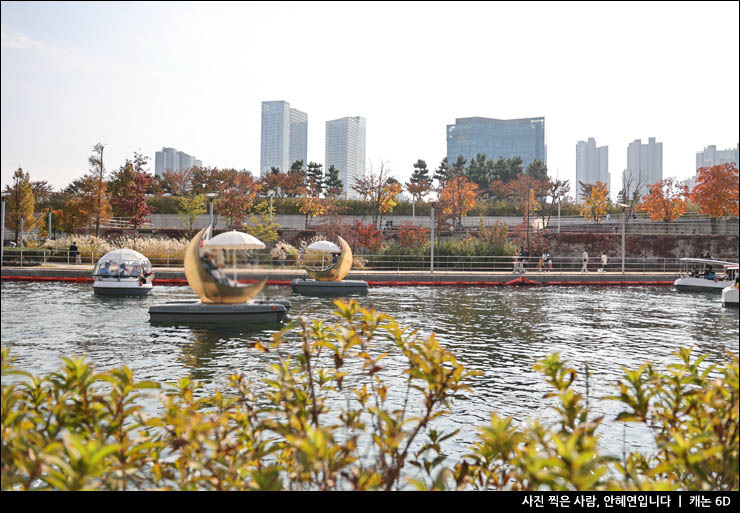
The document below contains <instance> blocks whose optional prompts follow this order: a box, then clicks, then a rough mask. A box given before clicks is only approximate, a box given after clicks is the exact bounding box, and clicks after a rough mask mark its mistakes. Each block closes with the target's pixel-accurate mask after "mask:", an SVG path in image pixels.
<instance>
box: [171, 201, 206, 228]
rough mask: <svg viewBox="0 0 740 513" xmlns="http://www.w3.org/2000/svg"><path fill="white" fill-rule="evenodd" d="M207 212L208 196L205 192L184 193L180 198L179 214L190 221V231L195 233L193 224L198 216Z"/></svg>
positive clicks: (185, 220)
mask: <svg viewBox="0 0 740 513" xmlns="http://www.w3.org/2000/svg"><path fill="white" fill-rule="evenodd" d="M205 213H206V197H205V195H204V194H191V195H184V196H181V197H180V198H179V199H178V204H177V216H178V217H179V218H180V219H181V220H182V221H183V222H185V223H188V231H189V232H190V233H191V234H192V233H193V226H194V225H195V222H196V221H197V220H198V216H199V215H201V214H205Z"/></svg>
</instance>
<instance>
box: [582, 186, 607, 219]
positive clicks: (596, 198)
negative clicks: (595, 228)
mask: <svg viewBox="0 0 740 513" xmlns="http://www.w3.org/2000/svg"><path fill="white" fill-rule="evenodd" d="M607 194H609V191H608V190H607V188H606V184H605V183H602V182H596V183H595V184H594V186H593V187H591V192H590V193H589V194H588V195H587V196H586V199H585V200H584V202H583V206H581V215H582V216H583V217H584V218H585V219H588V220H590V221H593V222H594V223H600V222H601V219H602V218H603V217H604V215H605V214H606V207H607V206H608V205H609V202H608V201H607V199H606V197H607Z"/></svg>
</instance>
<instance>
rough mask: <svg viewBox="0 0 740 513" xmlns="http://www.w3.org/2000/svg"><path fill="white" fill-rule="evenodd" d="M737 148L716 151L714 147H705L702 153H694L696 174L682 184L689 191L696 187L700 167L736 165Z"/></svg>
mask: <svg viewBox="0 0 740 513" xmlns="http://www.w3.org/2000/svg"><path fill="white" fill-rule="evenodd" d="M737 149H738V147H737V146H735V147H734V148H730V149H728V150H717V147H716V146H715V145H711V146H707V147H706V148H704V150H703V151H697V152H696V174H695V175H694V176H692V177H691V178H689V179H687V180H684V181H683V182H682V183H684V184H685V185H686V186H687V187H688V188H689V191H691V190H693V189H694V187H695V186H696V179H697V178H698V177H699V168H702V167H714V166H718V165H720V164H730V163H734V164H735V165H737V163H738V161H737V157H738V152H737Z"/></svg>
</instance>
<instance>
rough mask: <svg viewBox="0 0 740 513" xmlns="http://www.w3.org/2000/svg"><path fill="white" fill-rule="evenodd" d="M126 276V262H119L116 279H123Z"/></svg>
mask: <svg viewBox="0 0 740 513" xmlns="http://www.w3.org/2000/svg"><path fill="white" fill-rule="evenodd" d="M127 275H128V269H126V262H121V267H120V269H119V270H118V277H119V278H125V277H126V276H127Z"/></svg>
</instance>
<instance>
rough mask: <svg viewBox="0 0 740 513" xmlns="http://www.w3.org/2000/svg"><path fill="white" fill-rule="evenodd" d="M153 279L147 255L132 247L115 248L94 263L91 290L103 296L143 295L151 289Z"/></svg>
mask: <svg viewBox="0 0 740 513" xmlns="http://www.w3.org/2000/svg"><path fill="white" fill-rule="evenodd" d="M153 279H154V271H153V270H152V264H151V263H150V262H149V259H148V258H147V257H145V256H144V255H142V254H141V253H139V252H138V251H134V250H133V249H128V248H122V249H116V250H113V251H110V252H108V253H106V254H105V255H103V256H102V257H101V258H100V260H98V263H97V264H95V268H94V269H93V280H94V281H93V292H95V293H96V294H99V295H103V296H145V295H146V294H149V293H150V292H151V291H152V280H153Z"/></svg>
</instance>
